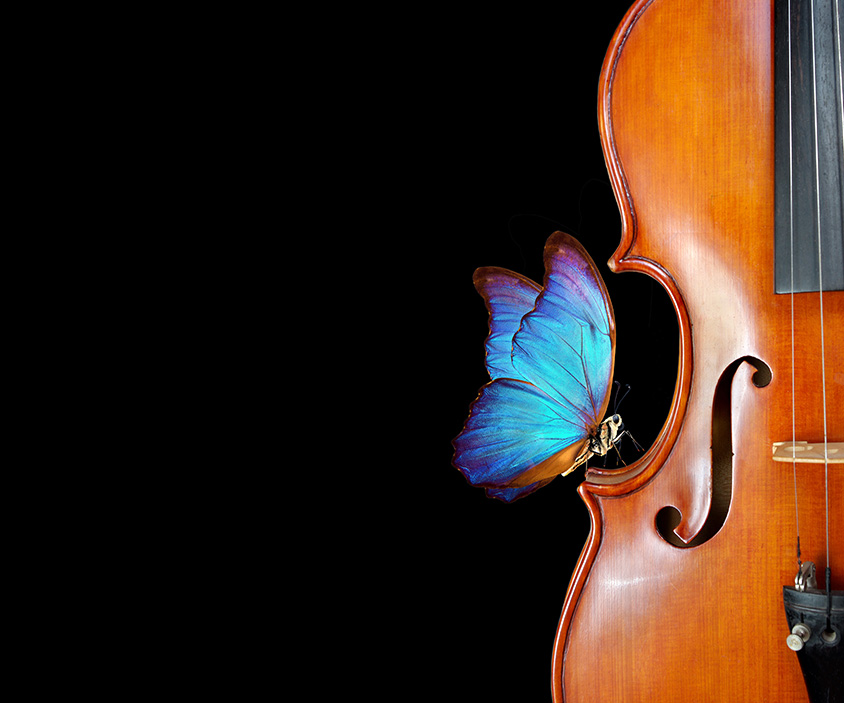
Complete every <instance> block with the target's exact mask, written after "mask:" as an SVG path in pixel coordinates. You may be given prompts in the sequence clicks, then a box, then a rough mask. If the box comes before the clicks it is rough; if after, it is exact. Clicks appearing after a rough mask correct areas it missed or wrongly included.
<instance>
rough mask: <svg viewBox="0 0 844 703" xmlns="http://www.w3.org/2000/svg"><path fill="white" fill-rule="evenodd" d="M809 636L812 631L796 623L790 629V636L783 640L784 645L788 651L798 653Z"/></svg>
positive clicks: (802, 624)
mask: <svg viewBox="0 0 844 703" xmlns="http://www.w3.org/2000/svg"><path fill="white" fill-rule="evenodd" d="M811 636H812V631H811V630H810V629H809V628H808V627H807V626H806V625H805V624H804V623H802V622H798V623H797V624H796V625H795V626H794V627H792V628H791V634H790V635H789V636H788V637H786V638H785V643H786V644H787V645H788V648H789V649H791V650H793V651H795V652H799V651H800V650H801V649H803V645H804V644H805V643H806V642H808V641H809V638H810V637H811Z"/></svg>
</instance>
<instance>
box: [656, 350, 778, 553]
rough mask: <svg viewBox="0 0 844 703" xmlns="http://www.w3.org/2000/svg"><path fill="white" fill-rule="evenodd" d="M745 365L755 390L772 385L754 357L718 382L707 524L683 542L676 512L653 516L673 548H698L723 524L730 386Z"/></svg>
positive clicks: (729, 492) (728, 497)
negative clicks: (675, 529) (679, 535)
mask: <svg viewBox="0 0 844 703" xmlns="http://www.w3.org/2000/svg"><path fill="white" fill-rule="evenodd" d="M744 362H747V363H748V364H750V365H751V366H753V367H754V368H755V369H756V372H755V373H754V374H753V376H752V381H753V385H754V386H756V387H757V388H763V387H765V386H767V385H768V384H769V383H770V382H771V377H772V374H771V368H770V367H769V366H768V365H767V364H766V363H765V362H764V361H762V360H761V359H757V358H756V357H754V356H744V357H742V358H740V359H736V360H735V361H734V362H732V363H731V364H729V365H728V366H727V368H726V369H725V370H724V372H723V373H722V374H721V377H720V378H719V379H718V383H717V384H716V386H715V394H714V397H713V399H712V500H711V503H710V508H709V514H708V515H707V517H706V521H705V522H704V524H703V527H702V528H701V530H700V532H698V534H697V535H695V537H694V539H692V540H691V541H690V542H684V541H683V540H681V539H680V538H679V537H678V536H677V534H676V533H675V532H674V528H676V527H677V525H679V524H680V520H681V518H682V516H681V515H680V512H679V511H678V510H677V508H675V507H674V506H671V505H669V506H666V507H664V508H662V509H661V510H660V511H659V512H658V513H657V515H656V529H657V532H659V535H660V536H661V537H662V538H663V539H664V540H665V541H666V542H668V543H669V544H672V545H674V546H675V547H680V548H688V547H697V546H699V545H701V544H703V543H704V542H707V541H709V540H710V539H712V537H714V536H715V535H716V534H717V533H718V531H719V530H720V529H721V528H722V527H723V525H724V523H725V522H726V519H727V514H728V513H729V510H730V503H731V502H732V497H733V454H734V452H733V431H732V426H733V423H732V385H733V378H734V376H735V374H736V371H737V370H738V368H739V366H741V365H742V364H743V363H744Z"/></svg>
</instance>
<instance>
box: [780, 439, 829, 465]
mask: <svg viewBox="0 0 844 703" xmlns="http://www.w3.org/2000/svg"><path fill="white" fill-rule="evenodd" d="M773 454H774V461H785V462H788V463H792V462H794V463H796V464H824V463H826V464H844V442H827V443H826V454H825V455H824V443H823V442H774V445H773Z"/></svg>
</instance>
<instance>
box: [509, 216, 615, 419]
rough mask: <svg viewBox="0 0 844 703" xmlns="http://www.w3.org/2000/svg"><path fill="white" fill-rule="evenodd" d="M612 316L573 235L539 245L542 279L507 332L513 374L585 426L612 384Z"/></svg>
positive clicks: (601, 410)
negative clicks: (537, 292) (513, 331)
mask: <svg viewBox="0 0 844 703" xmlns="http://www.w3.org/2000/svg"><path fill="white" fill-rule="evenodd" d="M614 359H615V321H614V317H613V312H612V304H611V303H610V299H609V295H608V294H607V290H606V287H605V286H604V282H603V280H602V279H601V276H600V274H599V273H598V269H597V268H596V266H595V264H594V262H593V261H592V259H591V257H590V256H589V254H587V253H586V250H585V249H584V248H583V247H582V246H581V244H580V242H578V241H577V240H576V239H574V238H573V237H571V236H569V235H567V234H565V233H563V232H555V233H554V234H553V235H551V237H550V238H549V239H548V242H547V243H546V245H545V280H544V285H543V289H542V292H541V293H540V295H539V297H538V298H537V300H536V306H535V308H534V309H533V310H532V311H531V312H530V313H529V314H527V315H525V317H524V318H523V319H522V323H521V326H520V328H519V330H518V332H517V333H516V335H515V337H514V338H513V354H512V360H513V367H514V368H515V370H516V372H517V374H518V378H521V379H524V380H525V381H528V382H529V383H532V384H534V385H535V386H537V387H538V388H541V389H542V390H543V391H545V392H546V393H548V394H549V395H550V396H551V397H552V398H554V400H556V401H557V402H558V403H560V404H561V405H563V406H564V407H566V408H568V409H569V410H570V412H571V413H573V414H574V415H576V416H577V417H578V418H580V420H581V421H582V422H583V423H584V424H585V425H587V426H595V425H597V424H598V423H599V422H600V421H601V418H602V417H603V416H604V411H605V410H606V406H607V403H608V401H609V396H610V389H611V385H612V374H613V363H614Z"/></svg>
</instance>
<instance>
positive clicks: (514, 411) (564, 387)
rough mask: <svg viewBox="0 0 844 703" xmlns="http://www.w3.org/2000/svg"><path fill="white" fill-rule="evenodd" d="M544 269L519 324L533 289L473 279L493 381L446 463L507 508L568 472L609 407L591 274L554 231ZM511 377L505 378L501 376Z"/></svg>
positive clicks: (575, 247)
mask: <svg viewBox="0 0 844 703" xmlns="http://www.w3.org/2000/svg"><path fill="white" fill-rule="evenodd" d="M545 266H546V273H545V286H544V287H543V288H542V289H541V291H540V292H539V295H538V297H536V300H535V304H534V305H533V307H532V309H530V310H529V311H528V312H526V313H524V314H523V316H522V318H521V320H520V322H519V325H518V326H516V324H515V322H514V320H515V317H516V316H517V315H518V313H519V312H520V311H521V310H523V309H526V305H527V302H528V299H529V298H530V296H531V295H533V294H534V293H535V291H536V286H535V284H533V283H532V282H531V281H529V280H528V279H524V278H523V277H521V276H518V274H512V273H511V272H507V271H505V270H504V269H479V272H478V274H476V286H477V287H478V290H479V292H481V295H483V296H484V299H485V301H486V303H487V307H488V309H489V311H490V335H489V337H488V338H487V367H488V369H489V371H490V377H491V378H492V379H493V380H492V381H491V382H490V383H488V384H487V385H486V386H484V387H483V388H482V389H481V393H480V395H479V396H478V398H477V399H476V400H475V402H474V403H473V404H472V407H471V409H470V413H469V418H468V420H467V421H466V425H465V426H464V428H463V432H461V433H460V435H459V436H458V437H457V438H456V439H455V440H454V448H455V456H454V464H455V466H457V468H458V469H460V471H461V472H462V473H463V474H464V476H465V477H466V479H467V480H468V481H469V482H470V483H471V484H473V485H477V486H483V487H484V488H486V489H487V494H488V495H490V496H491V497H495V498H500V499H502V500H505V501H508V502H509V501H511V500H515V499H516V498H520V497H522V496H524V495H527V494H529V493H531V492H533V491H535V490H536V489H537V488H540V487H541V486H543V485H545V484H546V483H548V482H550V481H551V480H552V479H553V478H554V477H555V476H556V475H557V474H558V473H561V472H562V471H563V470H565V469H566V468H568V466H570V465H571V463H572V461H573V459H574V457H575V456H576V455H577V453H578V452H579V451H580V450H581V449H582V447H583V446H585V441H586V437H587V436H588V434H589V432H590V431H591V430H592V429H594V427H595V426H596V425H597V424H598V423H599V422H600V418H601V417H603V414H604V411H605V409H606V405H607V402H608V401H609V389H610V384H611V381H612V370H613V359H614V349H615V324H614V320H613V314H612V307H611V304H610V302H609V297H608V296H607V293H606V288H605V287H604V284H603V281H602V280H601V277H600V275H599V273H598V271H597V268H596V267H595V265H594V263H593V262H592V260H591V258H590V257H589V255H588V254H587V253H586V251H585V250H584V249H583V248H582V247H581V246H580V244H579V243H578V242H577V241H576V240H575V239H573V238H572V237H570V236H568V235H566V234H564V233H562V232H557V233H555V234H554V235H552V237H551V238H550V239H549V240H548V243H547V244H546V248H545ZM479 284H480V285H479ZM499 314H500V315H501V320H499V319H498V316H499ZM514 329H515V333H514V334H513V337H512V343H508V341H507V335H508V334H509V333H510V331H511V330H514ZM508 349H509V350H510V359H509V361H508V360H507V359H506V354H507V351H508ZM491 357H492V361H491V362H490V358H491ZM511 370H512V375H513V376H514V378H509V377H506V374H509V373H510V372H511ZM558 458H559V459H560V460H561V461H562V463H565V464H567V465H566V466H562V465H560V462H559V461H556V460H557V459H558ZM534 479H538V480H534Z"/></svg>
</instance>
